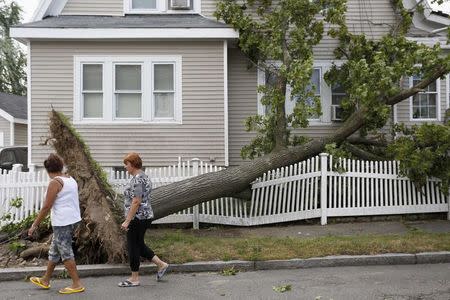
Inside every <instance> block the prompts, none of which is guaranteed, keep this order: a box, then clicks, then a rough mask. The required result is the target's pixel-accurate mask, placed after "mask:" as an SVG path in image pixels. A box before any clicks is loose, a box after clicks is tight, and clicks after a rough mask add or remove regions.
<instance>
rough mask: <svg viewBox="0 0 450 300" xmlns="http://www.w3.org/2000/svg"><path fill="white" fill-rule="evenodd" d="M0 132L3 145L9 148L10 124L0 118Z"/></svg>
mask: <svg viewBox="0 0 450 300" xmlns="http://www.w3.org/2000/svg"><path fill="white" fill-rule="evenodd" d="M0 132H3V145H4V146H10V145H11V143H10V136H11V122H9V121H8V120H6V119H5V118H2V117H0ZM0 146H1V145H0Z"/></svg>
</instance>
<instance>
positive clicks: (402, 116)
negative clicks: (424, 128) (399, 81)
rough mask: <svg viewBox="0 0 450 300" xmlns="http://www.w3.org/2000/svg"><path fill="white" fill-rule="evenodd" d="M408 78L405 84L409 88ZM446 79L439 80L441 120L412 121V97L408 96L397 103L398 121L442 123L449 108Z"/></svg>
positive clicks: (409, 123)
mask: <svg viewBox="0 0 450 300" xmlns="http://www.w3.org/2000/svg"><path fill="white" fill-rule="evenodd" d="M408 82H409V81H408V80H406V83H405V84H404V87H405V88H408ZM446 84H447V82H446V79H442V80H439V85H440V87H439V91H440V95H439V96H440V97H439V98H440V101H439V106H440V110H441V111H440V121H416V120H415V121H411V98H408V99H406V100H403V101H402V102H400V103H398V104H397V123H404V124H406V125H408V126H411V125H414V124H423V123H425V122H427V123H442V122H443V121H444V117H445V111H446V109H447V98H446V97H447V96H446V93H447V88H446Z"/></svg>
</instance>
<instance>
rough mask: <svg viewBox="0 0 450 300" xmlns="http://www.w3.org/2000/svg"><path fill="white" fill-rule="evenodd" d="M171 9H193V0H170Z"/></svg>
mask: <svg viewBox="0 0 450 300" xmlns="http://www.w3.org/2000/svg"><path fill="white" fill-rule="evenodd" d="M170 7H171V9H191V0H170Z"/></svg>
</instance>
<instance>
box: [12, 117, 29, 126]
mask: <svg viewBox="0 0 450 300" xmlns="http://www.w3.org/2000/svg"><path fill="white" fill-rule="evenodd" d="M13 122H14V123H16V124H25V125H26V124H28V121H27V120H26V119H20V118H14V119H13Z"/></svg>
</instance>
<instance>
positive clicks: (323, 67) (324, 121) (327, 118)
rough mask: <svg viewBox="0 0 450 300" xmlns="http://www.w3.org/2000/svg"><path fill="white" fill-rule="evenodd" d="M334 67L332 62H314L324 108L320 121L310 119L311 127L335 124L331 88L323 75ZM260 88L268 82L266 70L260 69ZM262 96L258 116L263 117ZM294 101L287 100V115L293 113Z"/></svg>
mask: <svg viewBox="0 0 450 300" xmlns="http://www.w3.org/2000/svg"><path fill="white" fill-rule="evenodd" d="M269 63H271V64H275V65H277V64H278V65H280V63H277V62H269ZM334 63H335V64H337V65H340V64H342V61H334ZM331 65H332V61H325V60H324V61H321V60H318V61H314V64H313V68H314V69H320V71H319V72H320V77H319V79H320V101H321V106H322V115H321V116H320V118H319V119H308V121H309V125H310V126H323V125H331V124H332V123H333V122H332V121H331V87H330V86H329V85H328V84H327V83H326V82H325V80H324V78H323V74H325V73H326V72H327V71H328V70H329V69H330V68H331ZM257 77H258V82H257V83H258V86H259V85H264V84H265V82H266V74H265V71H264V70H260V69H258V74H257ZM287 89H288V90H287V92H286V94H287V99H290V87H289V86H288V88H287ZM262 96H263V95H262V94H261V93H258V95H257V100H258V104H257V111H258V115H261V116H263V115H264V114H265V109H264V105H262V103H261V98H262ZM293 108H294V106H293V101H290V100H287V101H285V109H286V112H287V113H291V112H292V110H293Z"/></svg>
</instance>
